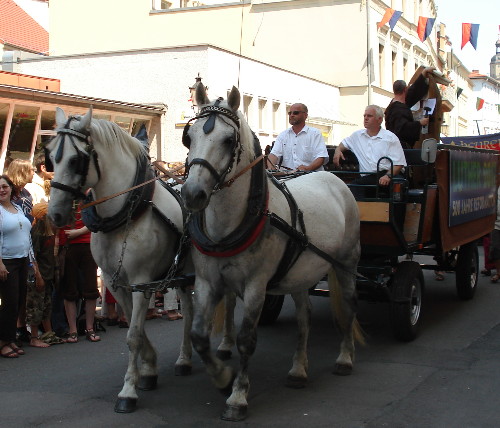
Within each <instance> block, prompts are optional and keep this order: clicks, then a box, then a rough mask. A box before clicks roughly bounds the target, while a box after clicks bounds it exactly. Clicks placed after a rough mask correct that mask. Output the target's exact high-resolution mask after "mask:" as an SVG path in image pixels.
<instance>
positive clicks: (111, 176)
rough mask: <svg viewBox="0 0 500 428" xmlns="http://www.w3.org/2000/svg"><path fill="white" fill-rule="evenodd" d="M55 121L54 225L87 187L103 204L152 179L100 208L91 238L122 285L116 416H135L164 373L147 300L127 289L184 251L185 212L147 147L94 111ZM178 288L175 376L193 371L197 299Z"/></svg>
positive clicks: (108, 273)
mask: <svg viewBox="0 0 500 428" xmlns="http://www.w3.org/2000/svg"><path fill="white" fill-rule="evenodd" d="M56 122H57V127H58V128H57V136H56V137H55V138H54V139H53V140H52V141H51V142H50V143H49V145H48V147H47V148H48V150H49V151H50V158H51V160H52V163H53V165H54V173H55V174H54V179H53V182H52V186H53V188H52V191H51V197H50V203H49V210H48V213H49V217H50V218H51V220H52V221H53V223H54V224H55V225H56V226H59V227H60V226H64V225H67V224H69V223H70V222H71V214H72V205H73V201H74V200H75V199H78V198H80V197H82V196H83V194H84V193H86V192H87V190H88V189H92V194H93V197H94V198H95V199H100V198H102V197H105V196H109V195H114V194H115V193H119V192H121V191H124V190H126V189H129V188H131V187H132V186H134V185H137V184H140V183H143V182H145V181H149V180H151V182H150V183H149V184H147V185H145V186H142V187H139V188H138V189H136V190H134V191H133V192H128V193H125V194H123V195H121V196H118V197H115V198H112V199H109V200H107V201H106V202H103V203H101V204H99V205H96V206H95V213H94V217H95V219H96V220H97V222H96V223H95V224H94V227H95V229H96V230H99V232H97V233H93V234H92V239H91V249H92V255H93V256H94V259H95V261H96V263H97V264H98V266H99V267H100V268H101V270H102V277H103V280H104V282H105V284H106V285H107V286H108V287H109V286H110V285H113V284H112V282H115V283H116V286H117V287H116V290H113V289H110V291H111V293H112V294H113V295H114V296H115V298H116V299H117V301H118V302H119V304H120V305H121V306H122V308H123V309H124V312H125V315H126V317H127V320H128V321H129V325H130V327H129V330H128V334H127V344H128V347H129V350H130V352H129V363H128V369H127V372H126V374H125V381H124V384H123V388H122V390H121V391H120V393H119V394H118V399H117V401H116V405H115V411H117V412H121V413H126V412H132V411H134V410H135V408H136V401H137V398H138V397H137V392H136V387H137V388H139V389H143V390H150V389H154V388H155V387H156V383H157V378H158V372H157V366H156V351H155V349H154V348H153V346H152V345H151V343H150V341H149V339H148V337H147V335H146V333H145V331H144V321H145V319H146V311H147V308H148V303H149V299H147V298H145V297H146V296H147V295H146V296H145V294H143V293H141V292H131V290H130V288H127V287H128V286H130V285H131V284H144V283H151V282H152V281H154V280H161V279H163V278H165V276H166V273H167V271H168V270H169V267H170V266H171V265H172V261H173V259H174V256H175V255H176V252H177V249H178V246H179V240H180V235H181V232H182V230H183V212H182V209H181V206H180V204H179V200H178V198H176V197H175V195H174V193H173V192H172V191H169V190H168V189H166V188H165V187H164V186H163V185H162V184H160V183H159V181H158V180H154V172H153V170H152V168H151V166H150V162H149V156H148V153H147V150H146V148H145V147H144V145H143V144H141V142H140V141H138V140H137V139H136V138H133V137H131V136H130V135H129V134H127V133H126V132H125V131H123V130H122V129H121V128H120V127H119V126H118V125H116V124H114V123H112V122H108V121H105V120H98V119H92V109H90V110H89V111H88V112H87V114H86V115H85V116H70V117H69V118H66V116H65V114H64V112H63V111H62V110H61V109H60V108H57V111H56ZM187 263H190V260H188V262H187ZM120 264H121V268H120V267H119V265H120ZM184 271H185V272H193V269H192V265H189V264H187V265H186V269H185V270H184ZM113 276H115V277H116V280H114V281H112V278H113ZM178 291H179V295H180V298H181V302H182V307H183V313H184V323H185V324H184V337H183V340H182V344H181V349H180V355H179V357H178V359H177V361H176V374H178V375H184V374H189V373H190V372H191V354H192V349H191V341H190V337H189V332H190V329H191V322H192V298H191V292H190V291H189V290H187V289H185V288H179V289H178ZM139 354H140V356H141V359H142V364H141V365H140V368H139V364H138V358H139Z"/></svg>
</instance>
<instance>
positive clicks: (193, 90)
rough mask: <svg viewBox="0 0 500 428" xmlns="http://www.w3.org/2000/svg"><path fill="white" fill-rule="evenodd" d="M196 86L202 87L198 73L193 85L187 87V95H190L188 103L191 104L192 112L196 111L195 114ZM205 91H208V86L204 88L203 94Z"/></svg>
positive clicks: (196, 105)
mask: <svg viewBox="0 0 500 428" xmlns="http://www.w3.org/2000/svg"><path fill="white" fill-rule="evenodd" d="M198 85H202V83H201V77H200V73H198V77H195V82H194V85H193V86H190V87H189V93H190V94H191V98H190V99H189V101H191V103H192V108H193V111H196V112H197V110H198V109H197V107H198V104H196V87H197V86H198ZM206 91H208V86H205V92H206ZM195 107H196V109H195Z"/></svg>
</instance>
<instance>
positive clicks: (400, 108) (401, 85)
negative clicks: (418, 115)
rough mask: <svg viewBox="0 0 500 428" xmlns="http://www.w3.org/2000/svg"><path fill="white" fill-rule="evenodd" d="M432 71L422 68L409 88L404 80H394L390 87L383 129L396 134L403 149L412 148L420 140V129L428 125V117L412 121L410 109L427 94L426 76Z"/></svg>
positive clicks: (430, 68) (427, 81)
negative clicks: (390, 96) (390, 97)
mask: <svg viewBox="0 0 500 428" xmlns="http://www.w3.org/2000/svg"><path fill="white" fill-rule="evenodd" d="M433 70H435V68H434V67H427V68H424V69H423V70H422V74H420V76H418V78H417V80H415V82H414V83H413V84H412V85H410V86H407V85H406V82H405V81H404V80H396V81H395V82H394V84H393V85H392V90H393V91H394V98H393V99H392V100H391V102H390V103H389V105H388V106H387V108H386V109H385V127H386V128H387V129H388V130H389V131H391V132H393V133H394V134H396V136H397V137H398V138H399V140H400V141H401V145H402V146H403V148H404V149H409V148H412V147H413V146H414V145H415V143H416V142H417V141H418V140H419V139H420V133H421V131H422V127H423V126H427V125H428V124H429V118H428V117H423V118H422V119H420V120H414V119H413V113H412V111H411V108H412V106H413V105H415V104H416V103H417V102H419V101H420V100H421V99H422V98H424V97H425V95H426V94H427V91H428V90H429V79H428V77H427V76H428V73H431V72H432V71H433Z"/></svg>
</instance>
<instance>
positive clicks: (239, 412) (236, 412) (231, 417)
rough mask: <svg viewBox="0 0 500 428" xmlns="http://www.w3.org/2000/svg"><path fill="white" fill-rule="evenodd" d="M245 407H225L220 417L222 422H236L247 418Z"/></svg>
mask: <svg viewBox="0 0 500 428" xmlns="http://www.w3.org/2000/svg"><path fill="white" fill-rule="evenodd" d="M247 407H248V406H229V405H226V410H224V413H222V416H221V417H220V418H221V419H222V420H223V421H232V422H238V421H242V420H244V419H245V418H246V417H247Z"/></svg>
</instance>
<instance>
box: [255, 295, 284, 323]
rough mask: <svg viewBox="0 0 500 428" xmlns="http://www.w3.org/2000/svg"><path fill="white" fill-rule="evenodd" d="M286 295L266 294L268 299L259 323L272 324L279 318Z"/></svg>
mask: <svg viewBox="0 0 500 428" xmlns="http://www.w3.org/2000/svg"><path fill="white" fill-rule="evenodd" d="M284 300H285V296H273V295H271V294H266V300H265V301H264V306H263V307H262V313H261V314H260V319H259V325H271V324H274V323H275V322H276V320H277V319H278V317H279V315H280V312H281V307H282V306H283V301H284Z"/></svg>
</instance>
